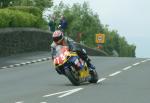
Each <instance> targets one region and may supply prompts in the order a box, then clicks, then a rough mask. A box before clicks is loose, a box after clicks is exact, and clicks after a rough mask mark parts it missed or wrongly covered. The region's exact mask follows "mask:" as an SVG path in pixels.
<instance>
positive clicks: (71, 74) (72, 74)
mask: <svg viewBox="0 0 150 103" xmlns="http://www.w3.org/2000/svg"><path fill="white" fill-rule="evenodd" d="M65 75H66V76H67V77H68V79H69V80H70V82H71V83H72V84H73V85H75V86H78V85H80V79H79V73H78V72H77V71H76V70H75V68H74V67H71V69H65Z"/></svg>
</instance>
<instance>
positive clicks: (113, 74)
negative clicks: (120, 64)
mask: <svg viewBox="0 0 150 103" xmlns="http://www.w3.org/2000/svg"><path fill="white" fill-rule="evenodd" d="M121 72H122V71H117V72H115V73H112V74H110V75H109V76H110V77H112V76H115V75H117V74H119V73H121Z"/></svg>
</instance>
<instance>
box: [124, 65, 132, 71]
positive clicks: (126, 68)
mask: <svg viewBox="0 0 150 103" xmlns="http://www.w3.org/2000/svg"><path fill="white" fill-rule="evenodd" d="M130 68H132V66H128V67H125V68H123V69H122V70H128V69H130Z"/></svg>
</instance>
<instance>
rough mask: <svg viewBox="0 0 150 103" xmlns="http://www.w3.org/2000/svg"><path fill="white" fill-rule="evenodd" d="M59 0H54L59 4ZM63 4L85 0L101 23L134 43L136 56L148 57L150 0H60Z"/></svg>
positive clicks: (149, 53) (149, 50) (149, 48)
mask: <svg viewBox="0 0 150 103" xmlns="http://www.w3.org/2000/svg"><path fill="white" fill-rule="evenodd" d="M60 1H61V0H54V4H55V5H57V4H59V2H60ZM62 1H63V2H64V3H65V4H69V5H72V4H73V3H83V2H84V1H87V2H88V3H89V6H90V8H91V9H92V10H93V12H96V13H97V14H98V15H99V18H100V20H101V23H102V24H108V25H109V28H110V29H115V30H118V33H119V34H120V35H121V36H124V37H125V38H126V40H127V41H128V43H130V44H134V45H136V47H137V49H136V56H137V57H142V58H144V57H149V58H150V0H62Z"/></svg>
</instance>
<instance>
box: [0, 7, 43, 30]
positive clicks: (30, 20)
mask: <svg viewBox="0 0 150 103" xmlns="http://www.w3.org/2000/svg"><path fill="white" fill-rule="evenodd" d="M0 20H1V22H0V27H40V26H41V19H40V18H39V17H37V16H34V15H32V14H29V13H26V12H21V11H18V10H9V9H0Z"/></svg>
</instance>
